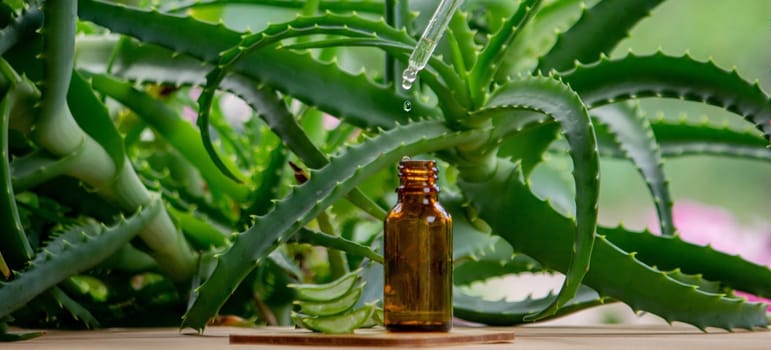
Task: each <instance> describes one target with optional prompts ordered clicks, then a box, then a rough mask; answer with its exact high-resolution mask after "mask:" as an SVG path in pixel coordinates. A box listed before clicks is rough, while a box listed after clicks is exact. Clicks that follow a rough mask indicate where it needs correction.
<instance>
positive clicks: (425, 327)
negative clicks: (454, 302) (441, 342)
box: [385, 323, 452, 333]
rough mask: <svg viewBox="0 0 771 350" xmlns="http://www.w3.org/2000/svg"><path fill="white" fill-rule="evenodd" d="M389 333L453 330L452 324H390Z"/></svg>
mask: <svg viewBox="0 0 771 350" xmlns="http://www.w3.org/2000/svg"><path fill="white" fill-rule="evenodd" d="M385 327H386V329H387V330H388V331H389V332H395V333H409V332H445V333H446V332H449V331H450V330H451V329H452V324H450V323H439V324H389V325H386V326H385Z"/></svg>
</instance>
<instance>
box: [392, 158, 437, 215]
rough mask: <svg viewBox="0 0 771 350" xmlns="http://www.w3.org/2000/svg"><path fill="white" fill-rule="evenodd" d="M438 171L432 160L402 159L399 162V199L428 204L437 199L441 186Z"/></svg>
mask: <svg viewBox="0 0 771 350" xmlns="http://www.w3.org/2000/svg"><path fill="white" fill-rule="evenodd" d="M437 175H438V171H437V169H436V162H434V161H432V160H427V161H426V160H402V161H401V162H399V188H397V189H396V192H397V193H399V201H401V202H412V203H416V204H417V203H420V204H428V203H430V202H431V201H436V199H437V197H438V194H439V187H438V186H437V185H436V179H437Z"/></svg>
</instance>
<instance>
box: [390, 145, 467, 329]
mask: <svg viewBox="0 0 771 350" xmlns="http://www.w3.org/2000/svg"><path fill="white" fill-rule="evenodd" d="M436 177H437V169H436V163H435V162H434V161H423V160H409V159H407V158H406V159H403V160H402V161H401V162H400V163H399V179H400V185H399V188H398V189H397V190H396V191H397V193H398V194H399V201H398V203H396V206H394V207H393V209H391V211H390V212H389V213H388V216H387V217H386V219H385V225H384V226H385V239H384V240H385V251H384V253H385V283H384V290H383V294H384V298H383V299H384V320H383V321H384V323H385V326H386V328H388V329H389V330H392V331H449V330H450V328H451V327H452V219H451V218H450V215H449V214H448V213H447V211H445V210H444V208H442V206H441V205H440V204H439V200H438V195H439V188H438V187H437V186H436Z"/></svg>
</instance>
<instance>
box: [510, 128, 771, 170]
mask: <svg viewBox="0 0 771 350" xmlns="http://www.w3.org/2000/svg"><path fill="white" fill-rule="evenodd" d="M650 124H651V128H652V129H653V133H654V135H655V136H656V141H657V143H658V145H659V148H660V152H661V155H662V156H663V157H665V158H673V157H682V156H690V155H710V156H724V157H731V158H746V159H754V160H763V161H767V160H771V149H768V147H767V145H768V141H766V139H765V138H764V137H763V136H762V135H760V133H759V132H755V130H745V131H740V130H734V129H730V128H728V127H726V126H724V125H712V124H710V123H709V122H707V121H703V122H701V123H692V122H687V121H685V120H683V121H670V120H665V119H654V120H652V121H650ZM595 131H596V134H597V145H598V146H599V149H600V154H601V155H602V156H605V157H615V158H627V156H626V154H625V153H624V151H622V150H621V148H619V145H618V142H616V140H615V139H614V136H613V134H612V133H611V132H610V131H608V130H607V127H606V126H605V125H603V124H601V123H597V124H595ZM750 131H752V132H750ZM508 144H509V142H508V141H507V142H504V143H503V145H502V147H501V150H500V152H499V154H503V153H504V152H506V153H509V152H515V151H516V149H514V148H513V146H509V145H508ZM552 150H553V151H554V152H559V153H561V152H564V151H566V147H563V146H562V145H558V144H554V145H553V146H552ZM515 159H516V158H515Z"/></svg>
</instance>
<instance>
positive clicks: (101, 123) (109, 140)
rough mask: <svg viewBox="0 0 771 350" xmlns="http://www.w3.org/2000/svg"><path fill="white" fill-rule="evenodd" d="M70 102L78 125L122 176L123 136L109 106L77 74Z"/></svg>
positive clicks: (70, 92) (70, 93) (124, 156)
mask: <svg viewBox="0 0 771 350" xmlns="http://www.w3.org/2000/svg"><path fill="white" fill-rule="evenodd" d="M67 101H68V105H69V108H70V111H71V112H72V116H73V117H74V118H75V121H76V122H77V123H78V126H80V128H81V129H83V131H84V132H85V133H86V134H88V136H90V137H91V138H93V139H94V141H96V142H97V143H98V144H99V145H100V146H102V148H103V149H104V150H105V152H107V154H108V155H109V156H110V159H112V162H113V164H115V173H116V174H118V173H120V172H121V170H122V169H123V165H124V164H125V162H124V159H125V158H126V150H125V148H124V144H123V137H122V136H121V135H120V133H119V132H118V129H117V128H115V124H114V123H113V121H112V118H110V112H109V111H107V107H106V106H105V105H104V103H102V101H101V100H99V98H97V97H96V95H94V91H93V89H92V88H91V84H90V83H89V82H87V81H86V80H85V79H84V78H83V77H82V76H81V75H80V74H79V73H77V72H73V73H72V78H71V79H70V87H69V91H68V93H67Z"/></svg>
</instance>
